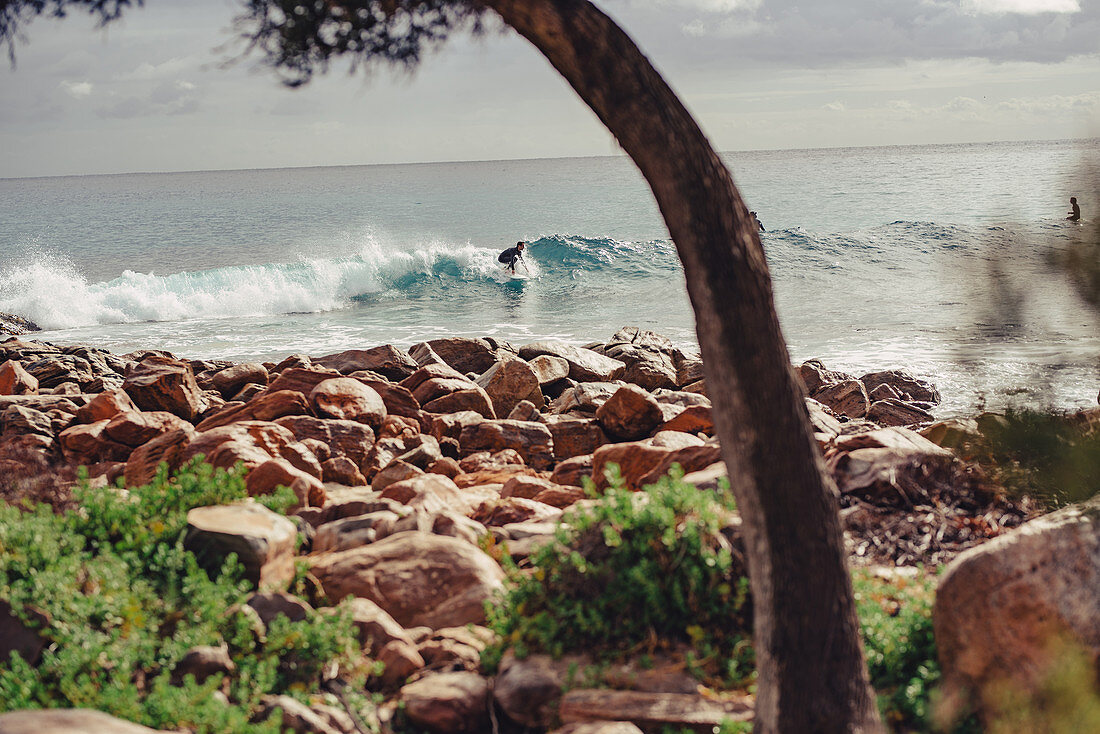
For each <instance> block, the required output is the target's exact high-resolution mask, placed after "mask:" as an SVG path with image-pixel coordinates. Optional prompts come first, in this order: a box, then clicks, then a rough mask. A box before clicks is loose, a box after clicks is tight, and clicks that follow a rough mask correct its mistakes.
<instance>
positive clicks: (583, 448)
mask: <svg viewBox="0 0 1100 734" xmlns="http://www.w3.org/2000/svg"><path fill="white" fill-rule="evenodd" d="M546 427H547V428H549V429H550V435H551V437H552V438H553V439H554V458H555V459H556V460H558V461H562V460H563V459H571V458H573V457H574V456H583V455H585V454H591V453H592V452H593V451H595V450H596V449H598V448H599V447H600V446H603V445H604V444H605V443H607V442H608V438H607V434H605V433H604V432H603V429H602V428H600V424H599V423H598V422H597V421H596V420H595V419H592V418H569V417H565V416H553V417H551V418H549V419H548V421H547V424H546Z"/></svg>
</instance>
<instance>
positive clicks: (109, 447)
mask: <svg viewBox="0 0 1100 734" xmlns="http://www.w3.org/2000/svg"><path fill="white" fill-rule="evenodd" d="M108 423H110V421H106V420H102V421H97V422H96V423H88V424H81V425H75V426H72V427H70V428H66V429H65V430H64V431H62V432H61V433H60V434H58V436H57V440H58V443H60V444H61V451H62V453H63V454H64V455H65V459H66V460H67V461H68V462H69V463H70V464H74V465H88V464H95V463H98V462H100V461H126V460H127V459H128V458H129V457H130V447H129V446H127V445H125V444H122V443H119V442H117V441H112V440H111V439H110V438H109V437H108V436H106V435H105V434H104V429H106V428H107V424H108Z"/></svg>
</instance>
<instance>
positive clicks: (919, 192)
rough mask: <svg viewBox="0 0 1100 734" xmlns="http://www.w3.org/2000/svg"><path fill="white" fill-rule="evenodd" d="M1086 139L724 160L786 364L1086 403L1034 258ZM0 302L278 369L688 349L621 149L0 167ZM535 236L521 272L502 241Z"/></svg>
mask: <svg viewBox="0 0 1100 734" xmlns="http://www.w3.org/2000/svg"><path fill="white" fill-rule="evenodd" d="M1096 152H1097V141H1095V140H1092V141H1064V142H1042V143H1004V144H985V145H957V146H919V147H890V148H856V149H829V150H802V151H768V152H751V153H731V154H727V155H726V156H725V158H726V161H727V163H728V165H729V166H730V168H731V170H732V171H733V174H734V178H735V180H736V181H737V182H738V185H739V187H740V188H741V191H742V193H743V195H744V197H745V199H746V201H747V202H748V204H749V206H750V207H751V208H753V209H755V210H756V211H757V212H758V213H759V215H760V219H761V220H762V222H763V223H764V225H765V226H766V227H767V228H768V231H767V232H766V233H765V234H764V235H763V241H764V246H765V249H766V251H767V253H768V258H769V262H770V264H771V267H772V272H773V276H774V278H775V281H776V295H777V300H778V306H779V311H780V318H781V320H782V323H783V326H784V330H785V334H786V336H787V339H788V343H789V345H790V348H791V351H792V356H793V357H794V358H795V359H797V360H801V359H807V358H810V357H819V358H822V359H824V360H825V361H826V364H828V365H829V366H831V367H836V368H840V369H847V370H851V371H855V372H859V371H860V370H863V369H870V368H882V367H894V366H901V367H908V368H909V369H911V370H913V371H914V372H916V373H918V374H921V375H924V376H926V377H930V378H932V379H933V380H935V381H936V382H937V383H939V384H940V385H941V391H942V392H943V393H944V394H945V397H946V399H947V404H946V406H945V408H944V411H945V412H958V411H962V410H966V409H969V408H970V407H971V406H973V405H975V404H976V403H978V402H979V401H983V400H984V401H986V402H987V403H989V404H991V405H998V404H1002V403H1004V402H1005V401H1007V400H1014V401H1018V402H1032V403H1044V404H1055V405H1059V406H1066V407H1069V406H1076V405H1087V404H1095V400H1096V390H1097V387H1098V385H1097V382H1098V381H1097V374H1096V373H1097V367H1098V361H1097V356H1098V355H1100V324H1098V322H1097V318H1096V316H1095V315H1094V314H1093V312H1092V311H1091V310H1089V309H1088V308H1086V307H1085V306H1083V305H1082V304H1081V303H1080V302H1079V301H1078V299H1077V298H1076V296H1075V295H1074V292H1073V290H1072V289H1071V288H1070V287H1069V286H1068V285H1067V283H1066V281H1065V279H1064V278H1062V277H1061V276H1060V275H1059V274H1058V273H1057V272H1056V271H1055V270H1054V269H1053V268H1052V267H1051V266H1050V264H1049V258H1048V253H1049V252H1050V251H1051V250H1052V249H1057V248H1064V247H1072V246H1075V245H1074V243H1076V242H1078V241H1079V240H1081V239H1082V238H1084V237H1086V236H1088V235H1089V234H1090V233H1091V232H1093V230H1091V229H1090V228H1089V227H1088V226H1085V227H1081V226H1073V225H1068V224H1067V223H1065V222H1064V221H1063V220H1062V217H1063V216H1064V211H1065V210H1066V209H1067V208H1068V198H1069V196H1070V195H1071V194H1073V195H1077V196H1078V199H1079V200H1080V201H1081V203H1082V207H1083V209H1084V212H1085V216H1086V218H1089V217H1090V216H1092V215H1093V213H1095V212H1097V211H1098V207H1100V201H1097V196H1096V191H1097V187H1096V185H1095V179H1094V178H1093V177H1091V176H1090V175H1089V172H1088V165H1089V164H1090V163H1095V161H1096V157H1095V156H1096ZM0 212H2V216H0V311H7V312H12V313H17V314H20V315H23V316H27V317H28V318H31V319H33V320H35V321H37V322H38V323H39V324H40V325H42V326H43V327H45V328H46V329H48V331H47V332H45V333H43V334H42V335H41V337H42V338H44V339H48V340H51V341H55V342H59V343H76V342H81V343H90V344H96V345H99V346H105V347H107V348H110V349H112V350H115V351H118V352H126V351H130V350H132V349H136V348H139V347H140V348H163V349H169V350H171V351H173V352H176V353H178V354H181V355H185V356H190V357H203V358H213V357H219V358H227V359H275V358H280V357H282V356H285V355H287V354H289V353H291V352H306V353H311V354H321V353H328V352H333V351H339V350H342V349H347V348H350V347H366V346H372V345H375V344H379V343H384V342H390V343H396V344H399V345H408V344H411V343H413V342H416V341H420V340H423V339H428V338H434V337H437V336H443V335H494V336H496V337H498V338H502V339H506V340H510V341H513V342H516V343H523V342H526V341H530V340H533V339H538V338H546V337H556V338H561V339H565V340H568V341H572V342H576V343H584V342H588V341H594V340H600V339H605V338H606V337H608V336H610V334H611V333H613V332H614V331H615V330H616V329H618V328H619V327H621V326H624V325H638V326H643V327H646V328H651V329H655V330H657V331H660V332H662V333H664V334H667V335H668V336H670V337H672V338H673V339H674V340H675V341H677V342H678V343H680V344H682V345H683V346H685V347H693V346H694V326H693V321H692V314H691V310H690V307H689V305H688V301H687V298H686V295H685V290H684V282H683V274H682V271H681V269H680V266H679V262H678V260H677V259H676V254H675V249H674V248H673V247H672V245H671V243H670V242H669V241H668V234H667V231H666V230H665V228H664V225H663V223H662V221H661V219H660V217H659V215H658V213H657V210H656V207H655V205H654V203H653V200H652V197H651V195H650V193H649V191H648V189H647V188H646V186H645V185H644V182H643V181H642V180H641V178H640V176H639V175H638V174H637V172H636V171H635V170H634V169H633V167H632V165H631V164H630V162H629V161H628V160H626V159H624V158H620V157H608V158H581V159H555V160H532V161H500V162H480V163H450V164H447V163H442V164H418V165H398V166H355V167H338V168H305V169H279V170H256V171H227V172H194V173H172V174H123V175H112V176H83V177H64V178H39V179H4V180H0ZM519 239H526V240H529V241H530V242H531V247H530V249H529V254H528V256H527V260H528V263H529V264H530V267H531V270H532V275H533V276H534V277H532V278H530V279H528V280H512V279H510V278H506V277H504V276H503V274H502V273H500V271H499V270H498V269H497V266H496V262H495V256H496V254H497V253H498V252H499V251H500V250H502V249H504V248H505V247H509V246H511V245H513V244H515V242H516V241H517V240H519Z"/></svg>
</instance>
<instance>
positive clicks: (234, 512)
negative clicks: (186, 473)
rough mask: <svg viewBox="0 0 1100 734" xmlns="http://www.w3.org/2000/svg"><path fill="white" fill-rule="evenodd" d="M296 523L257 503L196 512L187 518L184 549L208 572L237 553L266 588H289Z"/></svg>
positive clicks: (250, 575) (249, 574)
mask: <svg viewBox="0 0 1100 734" xmlns="http://www.w3.org/2000/svg"><path fill="white" fill-rule="evenodd" d="M297 536H298V529H297V528H296V527H295V526H294V523H293V522H291V521H290V520H288V519H286V518H285V517H283V516H282V515H279V514H276V513H274V512H272V511H271V510H269V509H267V508H266V507H264V506H262V505H257V504H254V503H251V502H248V503H240V504H234V505H215V506H211V507H196V508H194V509H193V510H191V511H189V512H188V513H187V533H186V535H185V537H184V547H185V548H187V550H189V551H191V552H192V553H194V554H195V557H196V558H197V559H198V561H199V563H200V564H201V565H202V566H203V567H204V568H208V569H220V568H221V566H222V564H223V563H224V562H225V557H226V556H228V555H229V554H230V553H236V554H237V559H238V560H239V561H240V563H241V565H242V566H243V567H244V576H245V578H247V579H248V580H249V581H251V582H252V583H254V584H256V585H257V586H258V587H260V589H261V590H264V589H285V588H286V586H287V585H288V584H289V583H290V581H291V579H293V578H294V557H295V556H294V552H295V547H294V546H295V539H296V538H297Z"/></svg>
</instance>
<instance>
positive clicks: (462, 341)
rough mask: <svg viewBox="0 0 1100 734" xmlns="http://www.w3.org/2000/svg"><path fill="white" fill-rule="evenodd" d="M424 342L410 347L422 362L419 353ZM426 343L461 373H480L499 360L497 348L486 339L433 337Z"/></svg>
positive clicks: (411, 352) (410, 351) (433, 351)
mask: <svg viewBox="0 0 1100 734" xmlns="http://www.w3.org/2000/svg"><path fill="white" fill-rule="evenodd" d="M424 344H425V343H424V342H421V343H420V344H414V345H413V346H412V347H410V348H409V354H410V355H411V356H412V357H413V359H416V361H417V362H420V358H419V357H418V355H419V354H421V352H423V345H424ZM426 345H427V346H428V347H430V348H431V353H432V354H434V355H436V356H438V357H439V358H440V359H442V360H443V361H444V362H446V363H447V364H448V365H449V366H450V367H451V368H453V369H454V370H456V371H458V372H460V373H461V374H466V373H468V372H475V373H477V374H479V375H480V374H481V373H483V372H484V371H485V370H487V369H489V368H490V367H492V366H493V363H494V362H496V361H497V354H496V350H495V349H493V346H492V345H491V344H490V343H489V342H488V341H486V340H485V339H470V338H467V337H451V338H446V339H431V340H429V341H428V342H426Z"/></svg>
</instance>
